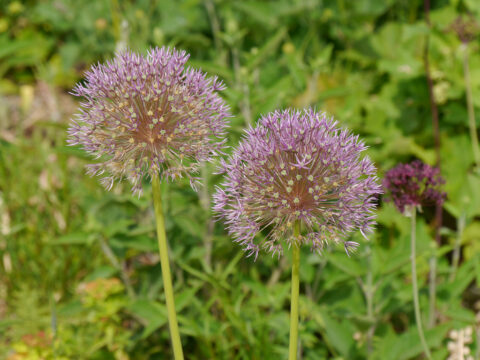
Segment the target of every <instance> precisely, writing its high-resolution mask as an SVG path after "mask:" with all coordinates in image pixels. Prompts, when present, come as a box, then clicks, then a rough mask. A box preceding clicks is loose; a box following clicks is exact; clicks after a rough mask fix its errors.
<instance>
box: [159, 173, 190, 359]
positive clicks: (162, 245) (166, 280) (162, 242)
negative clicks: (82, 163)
mask: <svg viewBox="0 0 480 360" xmlns="http://www.w3.org/2000/svg"><path fill="white" fill-rule="evenodd" d="M152 187H153V203H154V206H155V219H156V222H157V237H158V249H159V254H160V265H161V267H162V278H163V288H164V291H165V301H166V303H167V312H168V325H169V328H170V338H171V340H172V347H173V355H174V358H175V360H183V350H182V343H181V340H180V333H179V331H178V323H177V314H176V312H175V300H174V297H173V287H172V276H171V274H170V264H169V261H168V248H167V236H166V233H165V221H164V217H163V208H162V194H161V191H160V180H159V179H158V176H154V177H153V179H152Z"/></svg>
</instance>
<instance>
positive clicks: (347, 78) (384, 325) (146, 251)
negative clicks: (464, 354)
mask: <svg viewBox="0 0 480 360" xmlns="http://www.w3.org/2000/svg"><path fill="white" fill-rule="evenodd" d="M432 2H433V4H432V9H431V12H430V19H431V27H429V26H428V24H427V22H426V21H425V11H424V4H423V1H419V0H414V1H404V0H382V1H372V0H355V1H347V0H336V1H334V0H324V1H322V0H302V1H300V0H298V1H286V0H281V1H233V0H205V1H200V0H182V1H176V0H161V1H160V0H149V1H147V0H139V1H120V0H111V1H107V0H88V1H78V0H56V1H55V0H38V1H34V0H31V1H8V0H7V1H5V0H3V1H0V358H6V359H10V360H13V359H15V360H17V359H53V358H56V359H118V360H125V359H139V360H142V359H169V358H171V349H170V345H169V334H168V327H167V326H166V320H167V319H166V309H165V306H164V298H163V295H162V294H163V291H162V281H161V272H160V264H159V262H158V255H157V253H156V251H157V245H156V240H155V233H154V218H153V207H152V203H151V190H150V189H149V187H147V190H146V192H145V194H144V196H143V197H141V198H139V199H137V198H134V197H132V196H131V194H130V191H129V185H128V184H124V185H120V186H116V187H115V188H114V190H112V191H111V192H106V191H105V190H103V189H102V188H101V186H100V185H99V184H98V182H97V179H92V178H89V177H88V176H86V175H85V174H84V165H85V164H86V163H88V162H89V161H91V160H90V159H88V157H87V156H86V155H85V154H84V153H83V152H82V151H81V150H80V149H78V148H72V147H67V146H66V142H65V140H66V129H67V126H68V121H69V119H70V117H71V115H72V113H73V112H74V111H75V108H76V106H77V105H76V103H75V101H76V100H75V99H73V97H72V96H70V95H69V94H68V91H69V90H70V89H71V88H72V87H73V85H74V84H75V82H77V81H79V80H81V79H82V75H83V72H84V71H85V70H87V69H88V68H89V66H90V65H91V64H94V63H96V62H98V61H104V60H107V59H110V58H111V57H112V56H113V54H114V52H115V50H116V49H119V48H122V47H125V46H128V47H130V48H131V49H133V50H136V51H140V52H144V51H146V50H147V49H148V48H149V47H150V46H162V45H169V46H175V47H177V48H181V49H185V50H187V51H188V52H189V53H190V54H191V59H190V61H189V64H190V65H192V66H194V67H201V68H202V69H203V70H204V71H207V72H209V73H210V74H211V75H218V76H219V77H221V78H222V79H223V80H224V81H225V83H226V85H227V86H228V89H227V90H226V91H225V92H224V96H225V98H226V100H227V102H228V103H229V104H230V105H231V107H232V112H233V114H234V115H235V116H234V117H233V118H232V119H231V129H230V135H229V136H230V138H229V140H230V141H229V143H230V144H231V145H234V144H235V143H236V142H237V141H238V139H239V138H240V136H241V134H242V131H243V129H244V128H245V127H246V126H248V125H250V124H254V123H255V121H256V119H257V118H258V117H259V115H261V114H264V113H266V112H269V111H272V110H274V109H277V108H283V107H287V106H291V107H304V106H315V107H316V108H317V109H319V110H323V111H327V112H328V113H329V114H332V115H334V116H335V117H336V119H338V120H339V121H340V123H341V124H342V125H345V126H348V127H350V128H351V129H352V130H353V131H354V132H356V133H358V134H360V135H361V137H362V138H363V139H365V141H366V143H367V144H368V145H369V147H370V148H369V150H368V154H369V155H370V156H371V157H372V158H373V159H374V161H375V163H376V164H377V166H378V168H379V173H380V174H379V175H380V176H383V173H384V172H385V171H386V170H388V169H390V168H391V167H393V166H394V165H396V164H397V163H399V162H405V161H410V160H412V159H414V158H419V159H421V160H423V161H424V162H427V163H429V164H431V165H433V164H435V161H436V155H435V146H434V131H433V127H432V115H431V114H432V111H431V109H432V108H431V105H430V101H429V92H428V86H427V77H426V71H425V64H424V54H425V49H426V41H427V38H428V41H429V47H428V54H429V61H430V73H431V78H432V80H433V85H434V87H433V91H434V94H435V100H436V104H437V106H438V111H439V124H440V135H441V148H440V155H441V168H442V174H443V176H444V177H445V179H446V185H445V190H446V191H447V193H448V200H447V202H446V203H445V205H444V207H443V227H442V228H441V235H442V237H441V243H440V244H438V245H436V243H435V240H434V237H435V236H434V234H435V232H434V226H433V223H434V212H435V211H434V209H432V208H428V207H427V208H424V212H423V214H420V215H419V219H418V226H417V234H418V249H417V252H418V258H417V265H418V273H419V281H420V287H421V291H420V302H421V306H422V311H423V315H424V324H428V317H429V315H430V314H429V306H428V271H429V261H431V258H432V257H434V258H436V260H437V284H438V285H437V300H436V301H437V304H436V319H437V324H436V325H435V326H433V327H431V326H430V327H429V326H426V327H427V330H426V337H427V341H428V342H429V344H430V346H431V348H432V352H433V356H434V358H435V359H445V358H446V357H447V353H448V351H447V343H448V342H449V341H450V340H449V335H448V334H449V331H450V330H452V329H462V328H465V327H467V326H472V327H473V338H474V341H473V343H472V344H470V345H468V346H469V347H470V349H471V352H472V353H473V354H474V355H476V359H479V351H480V346H479V344H478V342H477V341H475V338H476V337H478V336H479V335H478V332H479V331H480V329H479V326H480V325H479V322H480V319H479V318H477V322H476V319H475V314H476V312H479V311H480V308H479V307H478V306H479V305H480V304H479V303H478V300H479V299H480V289H479V285H480V177H479V175H478V174H476V172H475V171H474V159H473V153H472V145H471V141H470V137H469V128H468V113H467V106H466V91H465V77H464V65H463V64H464V58H465V52H467V54H468V61H469V65H470V74H469V80H470V82H471V86H472V94H473V104H474V108H475V110H476V113H477V114H480V52H479V45H480V42H479V39H480V37H479V36H478V35H479V32H478V30H479V29H478V28H475V26H473V27H472V29H473V38H472V41H471V42H469V43H468V45H467V46H465V45H462V42H461V41H460V40H459V38H458V36H457V34H456V33H455V32H454V31H453V30H452V27H451V24H452V23H453V22H454V21H455V19H457V17H459V16H463V17H464V19H468V18H465V16H467V14H470V15H471V16H472V17H473V19H475V21H477V22H479V23H480V2H479V1H477V0H464V1H460V0H450V1H448V0H438V1H432ZM478 123H479V118H478V117H477V126H478ZM214 169H215V164H209V165H207V166H205V168H204V170H203V171H202V177H203V179H204V182H205V183H206V184H207V186H206V187H205V188H203V189H201V190H200V191H199V193H195V192H193V191H192V190H191V189H190V187H189V184H188V182H177V183H172V184H162V188H163V191H164V206H165V211H166V226H167V235H168V238H169V243H170V247H171V254H170V255H171V260H172V263H173V269H172V270H173V276H174V289H175V293H176V306H177V310H178V316H179V323H180V329H181V332H182V338H183V339H182V340H183V345H184V352H185V353H186V358H187V359H202V360H203V359H264V360H267V359H284V358H286V357H287V351H288V322H289V318H288V314H289V291H290V284H289V277H290V259H289V257H288V255H287V256H286V257H284V258H282V259H280V260H278V259H276V258H271V256H270V255H267V254H261V255H260V256H259V258H258V260H257V261H256V262H254V261H253V260H252V259H251V258H246V257H245V256H244V254H243V253H242V251H241V250H240V248H239V247H238V246H237V245H235V244H233V243H232V242H231V240H230V239H229V237H228V236H227V235H226V233H225V230H224V228H223V225H222V224H221V223H215V222H214V221H213V220H212V214H211V212H210V210H209V209H210V206H211V204H210V201H211V200H210V198H211V194H212V192H213V190H214V185H215V184H217V183H219V181H220V177H219V176H218V175H212V173H213V170H214ZM378 222H379V225H378V230H377V231H376V233H375V235H374V236H372V237H371V240H370V241H369V242H366V241H364V240H361V239H360V236H358V235H355V236H354V237H355V238H357V237H358V240H359V241H360V242H361V247H360V248H359V250H358V252H357V253H356V254H355V255H354V256H352V257H350V258H349V257H347V256H346V255H345V254H344V252H343V250H342V249H340V248H330V249H328V251H325V253H324V254H322V256H319V255H317V254H312V253H310V252H309V251H308V250H307V249H304V251H303V252H302V264H301V298H300V316H301V323H300V346H301V352H302V359H309V360H314V359H323V358H329V359H353V360H354V359H365V358H370V359H381V360H389V359H391V360H402V359H416V358H421V352H422V351H421V345H420V341H419V339H418V335H417V329H416V327H415V321H414V312H413V305H412V295H411V292H412V289H411V278H410V271H409V269H410V268H409V221H408V219H406V218H404V217H402V216H401V215H400V214H399V213H398V212H397V211H396V210H395V208H394V207H393V205H392V204H390V203H384V202H382V203H381V207H380V209H379V211H378ZM454 254H458V255H459V261H458V266H456V264H457V262H456V260H455V255H454Z"/></svg>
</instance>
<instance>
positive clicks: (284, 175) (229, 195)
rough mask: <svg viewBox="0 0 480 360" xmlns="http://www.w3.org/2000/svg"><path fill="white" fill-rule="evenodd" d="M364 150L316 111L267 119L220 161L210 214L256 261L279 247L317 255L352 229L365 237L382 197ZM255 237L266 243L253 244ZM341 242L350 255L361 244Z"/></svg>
mask: <svg viewBox="0 0 480 360" xmlns="http://www.w3.org/2000/svg"><path fill="white" fill-rule="evenodd" d="M365 148H366V146H365V145H364V144H363V142H362V141H360V140H359V138H358V136H353V135H352V134H351V133H350V132H349V131H348V130H345V129H340V128H338V127H337V122H335V121H334V120H333V119H330V118H327V116H326V115H325V114H321V113H317V112H315V111H314V110H313V109H306V110H303V111H296V110H284V111H276V112H273V113H270V114H268V115H266V116H264V117H262V118H261V119H260V120H259V122H258V125H257V127H255V128H251V127H250V128H249V129H248V130H247V131H246V134H245V136H244V138H243V140H242V141H241V142H240V144H239V146H238V148H236V149H235V151H234V153H233V155H231V156H230V157H229V158H228V160H227V161H224V162H223V164H222V172H225V174H226V175H225V177H226V179H225V181H224V183H223V184H222V186H221V187H219V188H218V189H217V192H216V194H215V195H214V202H215V203H214V211H215V212H216V213H217V214H218V216H219V217H220V218H223V219H224V220H225V222H226V224H227V227H228V231H229V233H230V235H232V236H233V237H234V239H235V241H236V242H238V243H240V244H241V245H243V247H244V249H245V250H246V251H248V252H249V255H252V254H254V255H255V257H256V256H257V255H258V252H259V250H260V249H261V248H263V249H266V250H267V251H270V252H271V253H272V254H275V253H277V254H278V255H279V256H280V255H281V254H282V252H283V241H285V242H286V244H288V245H290V244H291V243H292V242H296V243H297V244H307V243H308V244H310V246H311V249H312V250H313V251H318V252H320V251H321V250H322V248H323V247H324V245H325V244H326V243H327V241H329V240H332V241H334V242H339V241H342V239H345V238H346V236H347V235H348V234H349V233H351V232H353V231H355V230H357V229H359V230H360V231H361V232H362V234H363V235H364V236H365V234H366V233H368V232H371V231H372V228H373V226H374V224H375V220H374V218H375V215H374V214H373V210H374V209H375V207H376V205H375V198H376V195H377V194H379V193H380V192H381V187H380V185H379V184H378V183H377V177H376V175H375V173H376V169H375V166H374V165H373V164H372V162H371V161H370V159H369V158H368V157H363V158H361V156H360V155H361V152H362V151H364V150H365ZM296 222H300V224H301V229H302V234H301V235H300V237H299V238H294V235H293V226H294V224H295V223H296ZM260 231H265V234H266V236H265V240H264V241H263V243H262V242H261V243H259V242H256V241H255V239H254V238H255V235H256V234H257V233H259V232H260ZM343 243H344V245H345V249H346V250H347V253H348V250H349V249H353V250H354V249H355V247H356V246H357V245H358V244H357V243H355V242H353V241H345V240H344V242H343Z"/></svg>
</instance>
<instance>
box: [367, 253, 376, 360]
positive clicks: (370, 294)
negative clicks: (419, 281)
mask: <svg viewBox="0 0 480 360" xmlns="http://www.w3.org/2000/svg"><path fill="white" fill-rule="evenodd" d="M367 253H368V255H367V256H368V260H367V261H368V271H367V285H366V288H365V298H366V300H367V317H368V319H369V321H371V320H373V295H374V288H373V273H372V249H371V247H370V245H368V246H367ZM374 334H375V324H372V325H371V326H370V328H369V329H368V331H367V358H368V359H370V358H371V355H372V352H373V335H374Z"/></svg>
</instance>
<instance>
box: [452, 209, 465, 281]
mask: <svg viewBox="0 0 480 360" xmlns="http://www.w3.org/2000/svg"><path fill="white" fill-rule="evenodd" d="M465 221H466V216H465V213H462V215H460V217H459V218H458V220H457V237H456V239H455V246H454V248H453V257H452V269H451V271H450V278H449V281H450V282H452V281H453V280H455V276H456V275H457V269H458V264H459V263H460V250H461V246H462V237H463V230H464V229H465Z"/></svg>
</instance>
